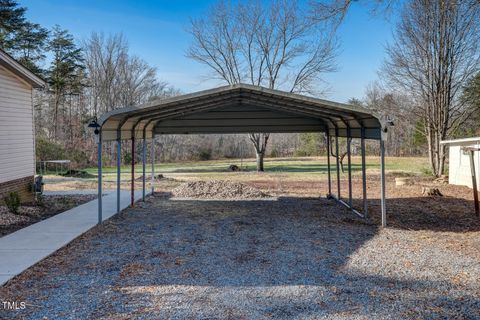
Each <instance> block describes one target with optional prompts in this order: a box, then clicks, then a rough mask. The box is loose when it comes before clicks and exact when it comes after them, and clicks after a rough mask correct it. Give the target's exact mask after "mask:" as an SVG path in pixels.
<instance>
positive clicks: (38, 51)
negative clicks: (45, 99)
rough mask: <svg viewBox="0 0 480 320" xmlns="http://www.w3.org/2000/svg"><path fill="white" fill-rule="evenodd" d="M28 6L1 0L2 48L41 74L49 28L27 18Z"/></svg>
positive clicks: (0, 34) (0, 39) (0, 46)
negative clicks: (24, 6)
mask: <svg viewBox="0 0 480 320" xmlns="http://www.w3.org/2000/svg"><path fill="white" fill-rule="evenodd" d="M25 11H26V8H23V7H20V6H19V5H18V3H17V2H15V1H13V0H0V48H2V49H3V50H5V51H7V52H8V53H10V54H11V55H12V56H14V57H15V58H16V59H17V60H18V61H19V62H20V63H22V64H23V65H24V66H25V67H27V68H28V69H30V70H31V71H33V72H35V73H37V74H41V73H42V70H41V68H40V63H41V62H42V61H43V60H44V59H45V45H46V42H47V38H48V30H47V29H45V28H43V27H42V26H40V25H39V24H37V23H32V22H29V21H27V20H26V19H25Z"/></svg>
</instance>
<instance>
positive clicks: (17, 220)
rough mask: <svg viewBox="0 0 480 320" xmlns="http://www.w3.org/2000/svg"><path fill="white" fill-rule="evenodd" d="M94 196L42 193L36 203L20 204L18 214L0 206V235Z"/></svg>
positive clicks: (50, 215)
mask: <svg viewBox="0 0 480 320" xmlns="http://www.w3.org/2000/svg"><path fill="white" fill-rule="evenodd" d="M96 198H97V196H96V195H92V194H64V195H59V194H56V195H43V196H42V198H41V201H40V202H38V203H26V204H23V205H21V206H20V208H19V210H18V211H19V212H18V214H12V213H10V212H9V210H8V208H7V207H6V206H0V237H2V236H5V235H7V234H10V233H12V232H15V231H17V230H20V229H22V228H25V227H28V226H29V225H31V224H34V223H37V222H39V221H42V220H44V219H47V218H50V217H52V216H54V215H56V214H59V213H61V212H64V211H66V210H69V209H71V208H73V207H76V206H79V205H81V204H83V203H86V202H88V201H91V200H94V199H96ZM0 249H3V248H0Z"/></svg>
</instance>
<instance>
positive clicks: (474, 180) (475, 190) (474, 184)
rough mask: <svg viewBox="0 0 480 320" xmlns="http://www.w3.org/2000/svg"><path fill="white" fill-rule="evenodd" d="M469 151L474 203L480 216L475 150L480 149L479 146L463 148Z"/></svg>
mask: <svg viewBox="0 0 480 320" xmlns="http://www.w3.org/2000/svg"><path fill="white" fill-rule="evenodd" d="M463 149H464V150H465V151H466V152H468V157H469V158H470V172H471V173H472V189H473V205H474V207H475V215H476V216H477V217H478V216H479V215H480V206H479V204H478V188H477V175H476V171H475V157H474V153H475V151H480V149H478V148H463Z"/></svg>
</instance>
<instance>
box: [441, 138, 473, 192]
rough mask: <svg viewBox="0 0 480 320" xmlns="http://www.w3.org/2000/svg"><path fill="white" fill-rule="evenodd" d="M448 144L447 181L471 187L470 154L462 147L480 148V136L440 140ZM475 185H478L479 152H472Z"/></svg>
mask: <svg viewBox="0 0 480 320" xmlns="http://www.w3.org/2000/svg"><path fill="white" fill-rule="evenodd" d="M442 144H446V145H448V146H449V158H448V162H449V164H448V183H450V184H456V185H462V186H468V187H470V188H472V187H473V186H472V171H471V168H470V156H469V154H468V153H467V152H465V151H463V150H462V148H464V147H473V148H480V137H477V138H465V139H456V140H447V141H442ZM474 164H475V171H476V177H477V186H480V152H478V151H476V152H474Z"/></svg>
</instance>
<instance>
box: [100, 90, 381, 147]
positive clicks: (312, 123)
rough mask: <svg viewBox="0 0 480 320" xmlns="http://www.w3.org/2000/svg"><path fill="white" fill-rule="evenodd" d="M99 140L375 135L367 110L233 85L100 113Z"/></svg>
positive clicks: (377, 132) (374, 119)
mask: <svg viewBox="0 0 480 320" xmlns="http://www.w3.org/2000/svg"><path fill="white" fill-rule="evenodd" d="M98 123H99V124H100V126H101V127H102V130H101V131H102V138H103V140H104V141H109V140H116V139H117V138H119V137H120V138H121V139H130V138H131V137H132V135H134V136H135V137H137V138H141V137H143V135H144V134H145V137H146V138H150V137H152V135H153V134H197V133H202V134H203V133H254V132H270V133H277V132H326V131H327V130H328V132H329V134H330V135H332V136H335V130H337V133H338V136H340V137H346V136H347V135H348V129H350V135H351V136H352V137H356V138H360V137H361V130H362V128H363V129H364V132H365V135H364V137H365V138H367V139H380V138H381V131H382V125H381V122H380V120H379V118H378V117H376V116H375V115H373V114H372V113H371V111H369V110H367V109H365V108H362V107H358V106H352V105H348V104H342V103H337V102H332V101H327V100H322V99H317V98H313V97H308V96H304V95H298V94H294V93H289V92H284V91H279V90H273V89H267V88H264V87H259V86H253V85H247V84H237V85H232V86H224V87H219V88H215V89H210V90H205V91H200V92H195V93H191V94H186V95H181V96H176V97H171V98H168V99H157V100H153V101H150V102H147V103H145V104H142V105H139V106H133V107H126V108H121V109H116V110H113V111H110V112H108V113H106V114H104V115H103V116H102V117H100V119H99V121H98ZM118 134H120V136H119V135H118Z"/></svg>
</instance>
